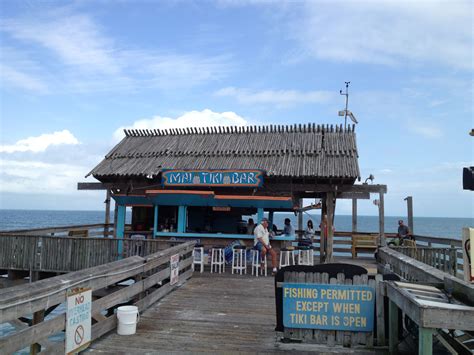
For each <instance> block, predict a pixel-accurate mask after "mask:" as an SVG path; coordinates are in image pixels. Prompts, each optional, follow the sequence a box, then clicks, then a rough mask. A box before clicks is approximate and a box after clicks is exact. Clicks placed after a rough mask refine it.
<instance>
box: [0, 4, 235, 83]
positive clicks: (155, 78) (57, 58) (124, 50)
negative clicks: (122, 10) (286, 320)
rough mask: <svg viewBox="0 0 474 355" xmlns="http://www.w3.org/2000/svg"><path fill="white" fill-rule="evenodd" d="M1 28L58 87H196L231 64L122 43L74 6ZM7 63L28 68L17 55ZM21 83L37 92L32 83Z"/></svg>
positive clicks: (219, 58)
mask: <svg viewBox="0 0 474 355" xmlns="http://www.w3.org/2000/svg"><path fill="white" fill-rule="evenodd" d="M0 31H3V33H4V34H8V35H9V37H8V36H3V39H4V41H3V42H4V43H9V45H10V46H15V47H16V48H20V46H22V45H23V44H25V43H26V44H28V45H29V47H28V48H29V51H30V52H31V53H27V54H28V56H27V55H26V54H25V53H23V54H25V55H24V56H25V57H26V56H27V57H29V58H36V63H35V64H36V65H37V66H39V67H40V68H42V69H43V70H42V71H40V72H42V75H43V79H44V80H43V81H44V82H48V83H49V84H50V85H51V86H56V87H55V88H54V89H55V90H54V91H58V90H62V91H63V90H65V89H66V90H69V91H73V92H91V91H104V90H107V91H111V90H112V91H118V90H122V91H123V90H129V91H130V90H134V89H137V88H166V89H168V90H169V89H170V88H182V87H192V86H195V85H201V84H203V83H206V82H209V81H214V80H218V79H220V78H222V77H224V76H226V75H227V74H228V72H229V70H230V69H231V67H232V65H231V64H230V56H227V55H216V56H206V55H197V54H183V53H176V52H175V51H174V50H170V49H168V48H153V49H149V48H134V47H132V46H130V45H128V46H127V45H124V44H123V43H120V41H118V40H114V39H113V38H112V37H111V36H109V35H108V34H107V33H106V30H105V29H104V28H102V27H101V26H99V25H97V23H96V22H95V21H94V19H93V18H92V17H91V16H88V15H86V14H81V13H73V12H71V11H70V10H67V11H66V10H56V11H49V12H48V11H45V12H43V13H41V14H38V16H37V17H36V18H32V17H19V18H15V19H7V20H5V21H4V22H3V24H2V26H1V27H0ZM3 46H5V45H4V44H3ZM4 48H5V47H4ZM44 58H48V60H47V61H46V59H44ZM40 61H41V62H40ZM4 62H6V63H8V64H9V66H10V67H15V68H16V70H17V71H18V72H28V70H27V69H28V68H27V66H26V65H24V64H22V63H17V62H16V61H15V60H14V58H6V59H4ZM44 69H47V70H44ZM48 73H49V74H48ZM52 73H54V75H53V74H52ZM10 76H12V74H10ZM38 80H39V79H38ZM17 81H19V79H17ZM23 87H24V88H25V89H29V90H31V89H36V91H37V88H35V87H32V86H31V84H30V86H29V87H28V86H25V85H23Z"/></svg>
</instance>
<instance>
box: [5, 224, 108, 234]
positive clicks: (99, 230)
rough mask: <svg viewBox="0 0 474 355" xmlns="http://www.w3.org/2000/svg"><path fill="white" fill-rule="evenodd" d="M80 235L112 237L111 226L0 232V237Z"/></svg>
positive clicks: (79, 226) (100, 225) (83, 225)
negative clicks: (11, 235)
mask: <svg viewBox="0 0 474 355" xmlns="http://www.w3.org/2000/svg"><path fill="white" fill-rule="evenodd" d="M74 233H78V234H82V235H83V236H87V237H110V236H113V235H114V225H113V224H101V223H98V224H81V225H71V226H61V227H46V228H34V229H17V230H11V231H0V235H9V234H15V235H41V236H57V237H67V236H70V234H74Z"/></svg>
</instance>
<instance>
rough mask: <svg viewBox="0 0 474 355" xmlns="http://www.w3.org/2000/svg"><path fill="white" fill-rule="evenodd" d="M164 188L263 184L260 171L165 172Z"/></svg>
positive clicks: (253, 185) (163, 177)
mask: <svg viewBox="0 0 474 355" xmlns="http://www.w3.org/2000/svg"><path fill="white" fill-rule="evenodd" d="M161 182H162V184H163V185H164V186H237V187H259V186H262V183H263V172H262V171H260V170H165V171H163V172H162V180H161Z"/></svg>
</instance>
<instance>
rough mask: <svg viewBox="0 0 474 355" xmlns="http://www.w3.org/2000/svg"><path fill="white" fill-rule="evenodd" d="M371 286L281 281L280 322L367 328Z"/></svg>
mask: <svg viewBox="0 0 474 355" xmlns="http://www.w3.org/2000/svg"><path fill="white" fill-rule="evenodd" d="M374 302H375V290H374V289H373V288H372V287H370V286H365V285H325V284H324V285H321V284H299V283H286V282H285V283H284V284H283V325H284V326H285V327H287V328H309V329H326V330H347V331H356V332H371V331H372V330H373V329H374Z"/></svg>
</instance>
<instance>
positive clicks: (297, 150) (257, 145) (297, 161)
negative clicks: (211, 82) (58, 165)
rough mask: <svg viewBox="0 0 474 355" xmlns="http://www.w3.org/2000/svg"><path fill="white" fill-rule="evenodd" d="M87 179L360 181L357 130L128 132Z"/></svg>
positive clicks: (266, 128) (272, 128)
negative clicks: (180, 172)
mask: <svg viewBox="0 0 474 355" xmlns="http://www.w3.org/2000/svg"><path fill="white" fill-rule="evenodd" d="M125 136H126V137H125V138H124V139H123V140H122V141H121V142H120V143H119V144H117V145H116V146H115V147H114V148H113V149H112V150H111V151H110V153H109V154H107V155H106V157H105V159H104V160H103V161H102V162H101V163H100V164H99V165H97V166H96V167H95V168H94V169H93V170H92V171H91V172H90V173H89V174H88V175H93V176H94V177H96V178H97V179H99V180H101V178H114V177H143V176H150V175H152V176H157V175H158V174H159V173H160V172H161V171H162V170H163V169H199V170H204V169H236V170H237V169H260V170H264V171H266V175H267V176H268V177H292V178H318V179H319V178H343V179H354V180H355V179H356V178H359V176H360V172H359V165H358V161H357V158H358V154H357V145H356V135H355V132H354V126H352V127H348V128H347V129H343V128H342V126H341V127H339V126H336V127H334V126H320V125H315V124H306V125H293V126H274V125H272V126H260V127H257V126H245V127H209V128H186V129H170V130H157V129H154V130H125Z"/></svg>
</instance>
